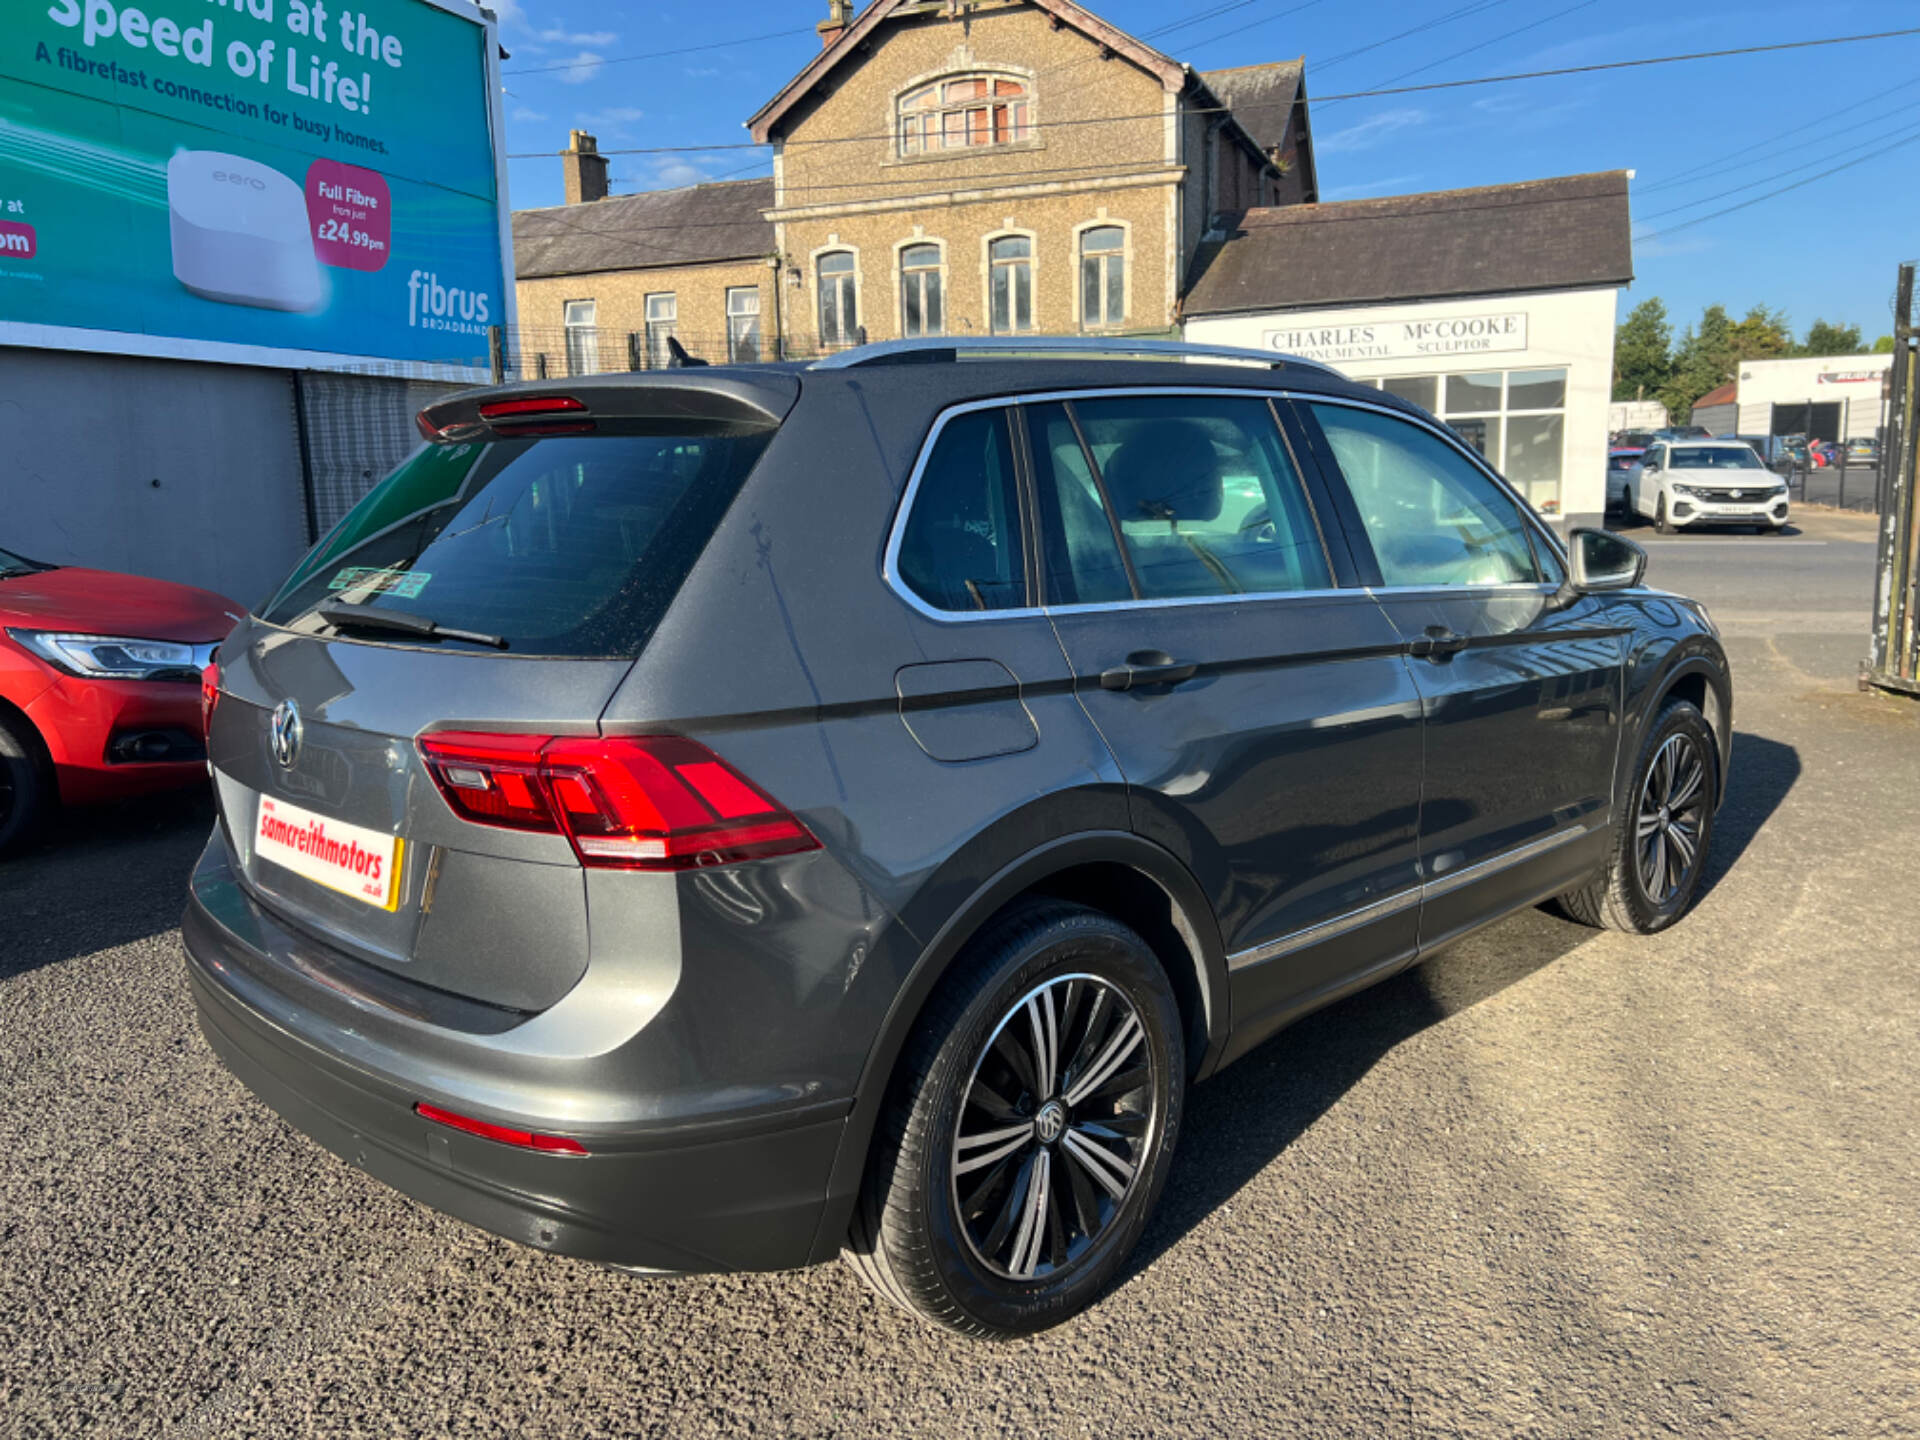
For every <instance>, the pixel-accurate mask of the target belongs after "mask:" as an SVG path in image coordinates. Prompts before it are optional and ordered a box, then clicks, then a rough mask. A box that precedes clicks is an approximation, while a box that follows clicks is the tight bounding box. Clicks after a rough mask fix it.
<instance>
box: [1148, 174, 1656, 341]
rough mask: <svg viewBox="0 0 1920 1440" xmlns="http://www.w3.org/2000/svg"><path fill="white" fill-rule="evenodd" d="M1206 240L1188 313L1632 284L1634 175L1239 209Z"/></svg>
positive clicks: (1190, 276)
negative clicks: (1630, 189)
mask: <svg viewBox="0 0 1920 1440" xmlns="http://www.w3.org/2000/svg"><path fill="white" fill-rule="evenodd" d="M1222 225H1223V228H1224V230H1225V238H1224V239H1221V238H1213V239H1209V240H1206V241H1203V242H1202V243H1201V245H1200V247H1199V249H1198V250H1197V251H1196V252H1195V254H1194V258H1193V264H1192V266H1191V267H1190V268H1189V270H1188V272H1187V286H1186V296H1185V299H1184V300H1183V301H1182V304H1181V313H1182V314H1183V315H1186V316H1189V317H1191V316H1195V315H1227V314H1234V313H1238V312H1243V311H1263V310H1289V309H1304V308H1307V307H1315V306H1328V305H1356V304H1369V303H1392V302H1405V301H1411V300H1428V299H1439V298H1442V297H1447V296H1467V295H1497V294H1506V293H1512V292H1521V291H1528V290H1563V289H1574V288H1579V287H1585V286H1598V285H1625V284H1627V283H1628V282H1630V281H1631V280H1632V279H1633V238H1632V226H1631V221H1630V217H1629V213H1628V203H1627V172H1626V171H1624V170H1609V171H1603V172H1600V173H1597V174H1592V175H1566V176H1561V177H1559V178H1557V179H1552V180H1529V181H1525V182H1523V183H1521V184H1518V185H1487V186H1483V187H1481V188H1478V189H1474V190H1440V191H1434V192H1431V193H1428V194H1424V195H1394V196H1388V197H1385V198H1382V199H1378V200H1342V201H1337V202H1334V203H1332V204H1322V205H1292V206H1286V207H1283V208H1266V209H1257V210H1247V211H1243V212H1241V213H1240V214H1238V215H1229V216H1226V217H1224V219H1223V221H1222Z"/></svg>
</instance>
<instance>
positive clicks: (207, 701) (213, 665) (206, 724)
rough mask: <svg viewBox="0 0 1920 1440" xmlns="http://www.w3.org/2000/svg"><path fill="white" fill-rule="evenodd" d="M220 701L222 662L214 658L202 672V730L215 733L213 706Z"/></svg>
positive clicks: (209, 733) (205, 732)
mask: <svg viewBox="0 0 1920 1440" xmlns="http://www.w3.org/2000/svg"><path fill="white" fill-rule="evenodd" d="M219 703H220V662H219V661H218V660H212V661H209V662H208V663H207V668H206V669H204V670H202V671H201V672H200V730H201V733H202V734H206V735H211V734H212V733H213V707H214V706H215V705H217V704H219Z"/></svg>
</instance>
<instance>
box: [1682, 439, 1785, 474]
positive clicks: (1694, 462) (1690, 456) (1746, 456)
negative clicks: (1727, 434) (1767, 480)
mask: <svg viewBox="0 0 1920 1440" xmlns="http://www.w3.org/2000/svg"><path fill="white" fill-rule="evenodd" d="M1673 468H1674V469H1675V470H1764V469H1766V466H1764V465H1762V464H1761V463H1760V457H1759V456H1758V455H1756V454H1754V453H1753V451H1752V450H1751V449H1750V448H1749V447H1747V446H1745V445H1716V446H1712V447H1708V446H1704V445H1695V446H1686V445H1681V446H1677V447H1676V448H1675V449H1674V452H1673Z"/></svg>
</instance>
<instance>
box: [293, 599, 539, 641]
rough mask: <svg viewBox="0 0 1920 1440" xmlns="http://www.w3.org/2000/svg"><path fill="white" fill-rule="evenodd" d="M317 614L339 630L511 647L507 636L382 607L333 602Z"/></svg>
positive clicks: (318, 610) (329, 602)
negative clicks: (463, 628) (486, 633)
mask: <svg viewBox="0 0 1920 1440" xmlns="http://www.w3.org/2000/svg"><path fill="white" fill-rule="evenodd" d="M314 613H315V614H317V615H318V616H319V617H320V618H321V619H322V620H324V621H326V622H327V623H328V624H329V625H331V626H333V628H334V629H336V630H344V629H353V630H385V631H387V632H389V633H390V634H394V635H420V636H424V637H425V638H427V639H431V640H465V641H468V642H469V643H471V644H474V645H491V646H492V647H493V648H494V649H496V650H505V649H506V648H507V639H506V637H505V636H504V635H483V634H481V633H480V632H479V631H478V630H456V629H454V628H453V627H452V626H451V625H442V624H441V623H440V622H439V621H437V620H431V619H429V618H428V617H427V616H425V615H415V614H413V613H412V612H411V611H407V610H386V609H382V608H381V607H380V606H378V605H352V604H349V603H348V602H347V601H345V600H329V601H327V602H326V603H325V604H324V605H320V606H318V607H316V609H315V611H314Z"/></svg>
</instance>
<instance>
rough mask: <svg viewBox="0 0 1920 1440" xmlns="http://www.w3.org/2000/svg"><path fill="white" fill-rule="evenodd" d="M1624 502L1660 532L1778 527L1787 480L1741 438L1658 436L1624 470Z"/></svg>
mask: <svg viewBox="0 0 1920 1440" xmlns="http://www.w3.org/2000/svg"><path fill="white" fill-rule="evenodd" d="M1627 505H1628V508H1629V509H1630V510H1632V511H1633V513H1634V514H1636V515H1644V516H1645V517H1646V518H1648V519H1649V520H1651V521H1653V525H1654V528H1655V529H1656V530H1658V531H1659V532H1660V533H1661V534H1662V535H1671V534H1673V533H1674V531H1676V530H1683V529H1684V530H1691V529H1696V528H1705V527H1707V526H1712V525H1751V526H1755V527H1758V528H1760V529H1762V530H1779V529H1781V528H1782V527H1783V526H1785V525H1786V523H1787V484H1786V481H1784V480H1782V479H1781V478H1780V477H1779V476H1778V475H1776V474H1775V473H1774V472H1773V471H1771V470H1769V469H1767V467H1766V466H1765V465H1763V464H1762V463H1761V462H1760V457H1759V456H1758V455H1757V454H1755V453H1754V449H1753V447H1752V446H1751V445H1749V444H1747V443H1746V442H1745V441H1743V440H1687V441H1671V440H1657V441H1655V442H1654V443H1653V444H1652V445H1650V446H1648V447H1647V453H1646V454H1645V455H1643V456H1641V457H1640V463H1639V464H1638V465H1635V466H1634V467H1633V469H1632V470H1631V471H1629V472H1628V474H1627Z"/></svg>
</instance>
